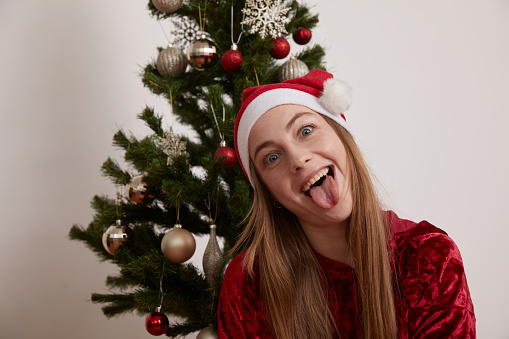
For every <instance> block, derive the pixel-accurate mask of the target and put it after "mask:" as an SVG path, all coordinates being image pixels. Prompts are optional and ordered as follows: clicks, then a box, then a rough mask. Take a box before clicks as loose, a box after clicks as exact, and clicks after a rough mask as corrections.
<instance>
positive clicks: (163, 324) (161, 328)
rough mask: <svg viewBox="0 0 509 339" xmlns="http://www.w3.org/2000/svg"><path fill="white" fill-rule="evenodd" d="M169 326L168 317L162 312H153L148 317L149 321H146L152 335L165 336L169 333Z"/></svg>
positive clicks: (146, 326)
mask: <svg viewBox="0 0 509 339" xmlns="http://www.w3.org/2000/svg"><path fill="white" fill-rule="evenodd" d="M169 326H170V322H169V321H168V317H167V316H166V315H165V314H164V313H162V312H152V313H150V314H149V315H148V317H147V320H145V328H146V329H147V331H148V333H150V334H152V335H162V334H164V333H165V332H166V331H168V327H169Z"/></svg>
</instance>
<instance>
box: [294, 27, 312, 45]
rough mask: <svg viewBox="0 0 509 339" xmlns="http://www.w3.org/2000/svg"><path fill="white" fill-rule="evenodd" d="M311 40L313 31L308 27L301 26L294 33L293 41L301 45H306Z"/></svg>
mask: <svg viewBox="0 0 509 339" xmlns="http://www.w3.org/2000/svg"><path fill="white" fill-rule="evenodd" d="M310 40H311V31H310V30H309V29H308V28H301V29H298V30H296V31H295V33H293V41H295V42H296V43H298V44H299V45H305V44H307V43H308V42H309V41H310Z"/></svg>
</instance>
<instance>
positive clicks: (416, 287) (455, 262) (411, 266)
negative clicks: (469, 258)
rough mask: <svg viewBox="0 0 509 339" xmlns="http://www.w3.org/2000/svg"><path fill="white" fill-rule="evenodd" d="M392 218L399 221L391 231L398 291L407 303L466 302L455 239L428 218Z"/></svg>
mask: <svg viewBox="0 0 509 339" xmlns="http://www.w3.org/2000/svg"><path fill="white" fill-rule="evenodd" d="M394 216H395V215H394ZM395 218H397V220H395V222H396V223H399V226H398V225H397V227H396V230H395V232H394V233H393V243H394V245H395V247H394V259H395V269H396V271H397V278H398V283H399V286H400V289H401V292H403V295H405V297H406V298H407V300H408V302H409V303H410V305H412V306H414V307H418V306H419V305H421V306H424V305H426V304H440V305H449V306H455V307H457V306H460V307H465V306H467V305H466V304H464V303H466V302H467V301H469V299H470V296H469V292H468V286H467V283H466V277H465V271H464V267H463V261H462V258H461V254H460V251H459V249H458V247H457V246H456V244H455V243H454V241H453V240H452V239H451V238H450V237H449V236H448V235H447V233H446V232H444V231H443V230H441V229H439V228H438V227H435V226H433V225H432V224H430V223H429V222H427V221H421V222H419V223H414V222H412V221H408V220H404V219H399V218H398V217H397V216H395ZM401 226H403V227H401ZM393 230H394V229H393ZM469 302H470V301H469ZM460 304H462V305H460Z"/></svg>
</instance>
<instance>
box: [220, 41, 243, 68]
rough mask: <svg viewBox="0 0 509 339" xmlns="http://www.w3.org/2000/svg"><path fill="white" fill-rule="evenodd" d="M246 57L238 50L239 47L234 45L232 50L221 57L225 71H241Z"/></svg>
mask: <svg viewBox="0 0 509 339" xmlns="http://www.w3.org/2000/svg"><path fill="white" fill-rule="evenodd" d="M243 62H244V57H243V56H242V53H240V52H239V51H238V50H237V45H233V46H232V49H230V50H228V51H226V52H225V53H224V54H223V56H222V57H221V65H222V66H223V68H224V70H225V71H227V72H230V73H235V72H238V71H240V69H241V67H242V63H243Z"/></svg>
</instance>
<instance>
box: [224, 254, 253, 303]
mask: <svg viewBox="0 0 509 339" xmlns="http://www.w3.org/2000/svg"><path fill="white" fill-rule="evenodd" d="M245 254H246V251H244V252H242V253H240V254H238V255H237V256H235V258H233V260H232V261H231V262H230V263H229V264H228V267H227V268H226V271H225V273H224V278H223V286H222V288H221V291H222V293H223V294H228V295H230V296H231V295H236V296H237V297H240V296H241V295H246V292H249V293H247V294H250V293H251V292H252V291H251V290H255V289H256V287H257V279H256V274H255V277H251V276H250V275H249V273H248V271H247V269H246V267H245V265H244V257H245ZM241 290H242V292H243V293H239V291H241Z"/></svg>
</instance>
